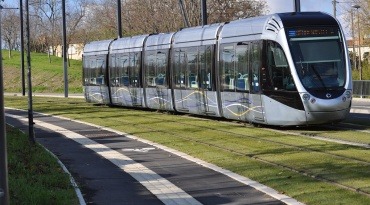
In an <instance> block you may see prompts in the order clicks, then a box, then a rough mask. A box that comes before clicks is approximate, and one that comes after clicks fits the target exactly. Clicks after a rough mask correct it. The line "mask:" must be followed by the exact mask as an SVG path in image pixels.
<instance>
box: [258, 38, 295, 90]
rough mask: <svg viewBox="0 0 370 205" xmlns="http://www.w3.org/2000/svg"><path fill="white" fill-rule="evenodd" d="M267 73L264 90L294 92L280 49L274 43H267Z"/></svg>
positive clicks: (285, 60)
mask: <svg viewBox="0 0 370 205" xmlns="http://www.w3.org/2000/svg"><path fill="white" fill-rule="evenodd" d="M266 52H267V68H268V69H267V73H268V75H269V79H268V80H269V81H270V83H269V84H270V85H269V86H264V89H270V90H271V89H273V90H287V91H293V90H296V87H295V85H294V81H293V78H292V75H291V73H290V69H289V65H288V62H287V59H286V56H285V54H284V51H283V49H282V47H281V46H280V45H279V44H278V43H275V42H272V41H269V42H268V43H267V49H266Z"/></svg>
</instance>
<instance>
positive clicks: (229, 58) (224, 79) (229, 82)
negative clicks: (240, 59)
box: [220, 44, 235, 90]
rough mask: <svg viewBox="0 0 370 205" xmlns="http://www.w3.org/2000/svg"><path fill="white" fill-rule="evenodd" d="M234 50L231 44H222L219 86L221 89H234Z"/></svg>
mask: <svg viewBox="0 0 370 205" xmlns="http://www.w3.org/2000/svg"><path fill="white" fill-rule="evenodd" d="M234 61H235V51H234V45H233V44H227V45H223V46H222V47H221V61H220V64H221V65H220V71H221V87H222V90H234V88H235V79H234V78H235V68H234Z"/></svg>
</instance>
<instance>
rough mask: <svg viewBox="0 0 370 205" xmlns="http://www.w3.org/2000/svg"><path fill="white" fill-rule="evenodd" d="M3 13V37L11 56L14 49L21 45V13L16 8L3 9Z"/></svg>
mask: <svg viewBox="0 0 370 205" xmlns="http://www.w3.org/2000/svg"><path fill="white" fill-rule="evenodd" d="M5 8H6V7H5ZM1 13H2V21H1V23H2V25H1V29H2V31H1V32H2V38H3V41H4V44H5V47H6V48H7V49H8V50H9V58H11V55H12V50H17V49H19V47H20V42H19V41H20V35H19V31H20V20H19V13H18V11H17V10H15V9H3V10H2V12H1Z"/></svg>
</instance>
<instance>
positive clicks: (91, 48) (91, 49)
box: [84, 39, 113, 55]
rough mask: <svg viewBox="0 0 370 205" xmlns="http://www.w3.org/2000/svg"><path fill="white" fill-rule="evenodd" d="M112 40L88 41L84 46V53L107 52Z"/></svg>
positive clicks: (99, 53) (97, 53) (96, 53)
mask: <svg viewBox="0 0 370 205" xmlns="http://www.w3.org/2000/svg"><path fill="white" fill-rule="evenodd" d="M112 41H113V39H110V40H103V41H93V42H90V43H88V44H86V45H85V47H84V55H101V54H108V51H109V45H110V44H111V42H112Z"/></svg>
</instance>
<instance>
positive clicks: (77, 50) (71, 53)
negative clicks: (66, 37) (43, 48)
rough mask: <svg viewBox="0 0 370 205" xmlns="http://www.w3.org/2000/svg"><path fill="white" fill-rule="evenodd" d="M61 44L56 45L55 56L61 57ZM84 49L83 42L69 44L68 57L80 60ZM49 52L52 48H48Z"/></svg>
mask: <svg viewBox="0 0 370 205" xmlns="http://www.w3.org/2000/svg"><path fill="white" fill-rule="evenodd" d="M62 48H63V46H62V45H58V46H57V47H56V49H55V56H58V57H63V49H62ZM83 50H84V45H83V44H69V45H68V51H67V53H68V59H74V60H81V59H82V53H83ZM50 53H52V50H51V48H50Z"/></svg>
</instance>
